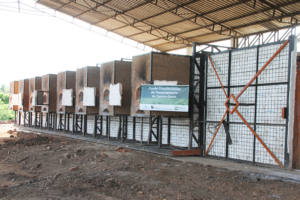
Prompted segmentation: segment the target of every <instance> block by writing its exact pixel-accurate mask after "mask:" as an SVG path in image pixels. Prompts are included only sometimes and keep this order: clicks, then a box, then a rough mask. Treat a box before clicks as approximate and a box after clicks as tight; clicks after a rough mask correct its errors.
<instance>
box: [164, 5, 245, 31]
mask: <svg viewBox="0 0 300 200" xmlns="http://www.w3.org/2000/svg"><path fill="white" fill-rule="evenodd" d="M167 1H169V2H172V3H175V2H174V1H173V0H167ZM241 2H245V1H241ZM175 4H177V3H175ZM231 7H232V6H231ZM185 9H187V10H189V11H190V12H193V13H194V14H195V15H201V13H200V12H198V11H195V10H194V9H192V8H187V7H185ZM223 9H224V8H223ZM202 18H204V19H206V20H208V21H211V22H212V23H213V24H217V25H219V26H221V27H223V28H225V29H230V30H231V31H232V32H235V33H238V34H241V33H239V32H238V31H236V30H234V29H232V28H230V27H228V26H226V25H223V24H222V23H219V22H217V21H215V20H213V19H211V18H209V17H207V16H205V15H202ZM236 35H237V34H236Z"/></svg>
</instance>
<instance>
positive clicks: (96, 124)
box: [94, 115, 98, 137]
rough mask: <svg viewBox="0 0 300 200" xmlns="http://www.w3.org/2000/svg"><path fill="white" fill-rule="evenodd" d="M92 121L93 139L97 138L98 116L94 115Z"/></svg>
mask: <svg viewBox="0 0 300 200" xmlns="http://www.w3.org/2000/svg"><path fill="white" fill-rule="evenodd" d="M94 120H95V121H94V122H95V123H94V137H97V126H98V115H95V117H94Z"/></svg>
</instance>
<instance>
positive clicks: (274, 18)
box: [143, 11, 300, 48]
mask: <svg viewBox="0 0 300 200" xmlns="http://www.w3.org/2000/svg"><path fill="white" fill-rule="evenodd" d="M296 15H300V11H298V12H294V13H290V14H287V15H283V16H277V17H273V18H269V19H265V20H261V21H256V22H251V23H248V24H243V25H239V26H235V27H233V28H243V27H247V26H252V25H255V24H261V23H265V22H269V21H272V20H277V19H282V18H285V17H291V16H296ZM287 27H290V26H286V27H282V28H281V29H283V28H287ZM275 30H277V29H275ZM270 31H274V30H267V31H261V32H259V33H263V32H270ZM212 34H214V33H208V34H202V35H198V36H193V37H189V38H187V39H188V40H192V39H195V38H197V37H205V36H208V35H212ZM254 34H258V33H253V34H247V35H254ZM247 35H244V36H247ZM221 40H224V39H221ZM153 41H154V40H153ZM214 41H217V40H214ZM219 41H220V40H219ZM147 42H149V41H145V42H143V44H146V43H147ZM150 42H151V41H150ZM211 42H213V41H211ZM168 43H169V42H166V43H162V44H159V45H156V46H154V47H153V48H158V47H159V46H160V45H165V44H168ZM146 45H147V44H146Z"/></svg>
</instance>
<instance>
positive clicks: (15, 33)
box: [0, 0, 145, 85]
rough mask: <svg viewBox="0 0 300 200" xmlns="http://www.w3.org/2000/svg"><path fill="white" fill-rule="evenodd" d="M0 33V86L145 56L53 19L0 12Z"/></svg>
mask: <svg viewBox="0 0 300 200" xmlns="http://www.w3.org/2000/svg"><path fill="white" fill-rule="evenodd" d="M0 1H1V0H0ZM0 30H1V31H0V69H1V73H0V85H1V84H8V83H9V81H12V80H19V79H23V78H30V77H33V76H37V75H44V74H47V73H58V72H60V71H65V70H76V68H79V67H84V66H87V65H91V66H94V65H96V64H97V63H101V62H107V61H111V60H114V59H120V58H131V57H132V56H133V55H138V54H143V53H145V52H144V51H142V50H139V49H137V48H134V47H131V46H129V45H125V44H122V43H120V42H117V41H115V40H112V39H109V38H107V37H105V36H101V35H99V34H97V33H94V32H92V31H89V30H87V29H83V28H80V27H78V26H76V25H73V24H70V23H68V22H65V21H62V20H60V19H57V18H54V17H50V16H49V17H47V16H35V15H27V14H20V13H11V12H4V11H1V10H0Z"/></svg>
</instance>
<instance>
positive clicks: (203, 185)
mask: <svg viewBox="0 0 300 200" xmlns="http://www.w3.org/2000/svg"><path fill="white" fill-rule="evenodd" d="M1 136H2V137H1ZM0 199H1V200H2V199H10V200H11V199H16V200H18V199H20V200H21V199H22V200H24V199H31V200H36V199H48V200H67V199H68V200H77V199H78V200H79V199H80V200H88V199H99V200H118V199H124V200H125V199H143V200H145V199H151V200H200V199H205V200H207V199H218V200H219V199H224V200H225V199H228V200H229V199H295V200H299V199H300V184H297V183H288V182H282V181H275V180H261V179H259V178H255V177H250V176H248V175H246V174H243V173H241V172H234V171H228V170H224V169H219V168H215V167H210V166H202V165H199V164H196V163H184V162H180V161H175V160H173V159H170V158H168V157H165V156H159V155H155V154H151V153H146V152H139V151H134V150H130V149H124V148H120V147H119V148H116V147H114V146H106V145H101V144H95V143H89V142H85V141H78V140H73V139H70V138H63V137H54V136H49V135H38V134H33V133H24V132H17V131H14V130H13V127H12V126H11V125H9V124H1V125H0Z"/></svg>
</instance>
